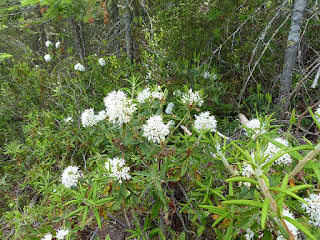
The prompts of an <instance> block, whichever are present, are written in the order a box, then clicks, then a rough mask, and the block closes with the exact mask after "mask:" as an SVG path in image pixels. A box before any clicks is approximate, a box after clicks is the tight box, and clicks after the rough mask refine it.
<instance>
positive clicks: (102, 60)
mask: <svg viewBox="0 0 320 240" xmlns="http://www.w3.org/2000/svg"><path fill="white" fill-rule="evenodd" d="M99 64H100V66H101V67H103V66H104V65H106V64H107V63H106V60H104V59H103V58H99Z"/></svg>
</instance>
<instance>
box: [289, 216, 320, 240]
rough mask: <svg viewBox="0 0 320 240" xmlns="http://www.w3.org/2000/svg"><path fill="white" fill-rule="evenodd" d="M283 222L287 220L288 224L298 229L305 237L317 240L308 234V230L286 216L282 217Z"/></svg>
mask: <svg viewBox="0 0 320 240" xmlns="http://www.w3.org/2000/svg"><path fill="white" fill-rule="evenodd" d="M283 218H284V219H285V220H287V221H288V222H289V223H291V224H293V225H294V226H296V227H297V228H299V229H300V230H301V231H302V232H303V233H304V234H305V235H307V236H308V237H309V238H310V239H312V240H317V239H316V238H315V236H313V235H312V233H311V232H309V230H308V229H306V228H305V227H304V226H303V225H302V224H301V223H299V222H297V221H296V220H294V219H292V218H289V217H287V216H283Z"/></svg>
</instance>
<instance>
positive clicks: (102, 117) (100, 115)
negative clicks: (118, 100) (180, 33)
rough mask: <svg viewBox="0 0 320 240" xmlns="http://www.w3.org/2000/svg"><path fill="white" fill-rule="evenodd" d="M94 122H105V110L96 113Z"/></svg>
mask: <svg viewBox="0 0 320 240" xmlns="http://www.w3.org/2000/svg"><path fill="white" fill-rule="evenodd" d="M95 118H96V121H97V122H100V121H102V120H105V119H106V118H107V113H106V111H105V110H102V111H100V112H99V113H98V115H96V116H95Z"/></svg>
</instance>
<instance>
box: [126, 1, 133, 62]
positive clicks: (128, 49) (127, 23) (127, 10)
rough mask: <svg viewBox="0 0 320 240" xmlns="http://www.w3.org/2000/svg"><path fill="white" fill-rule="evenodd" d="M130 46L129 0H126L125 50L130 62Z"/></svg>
mask: <svg viewBox="0 0 320 240" xmlns="http://www.w3.org/2000/svg"><path fill="white" fill-rule="evenodd" d="M131 46H132V36H131V15H130V7H129V0H126V51H127V56H128V59H129V60H130V62H131V61H132V60H133V59H132V51H131Z"/></svg>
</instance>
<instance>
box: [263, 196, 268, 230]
mask: <svg viewBox="0 0 320 240" xmlns="http://www.w3.org/2000/svg"><path fill="white" fill-rule="evenodd" d="M269 204H270V198H266V199H265V200H264V201H263V204H262V211H261V228H262V229H265V227H266V220H267V217H268V210H269Z"/></svg>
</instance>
